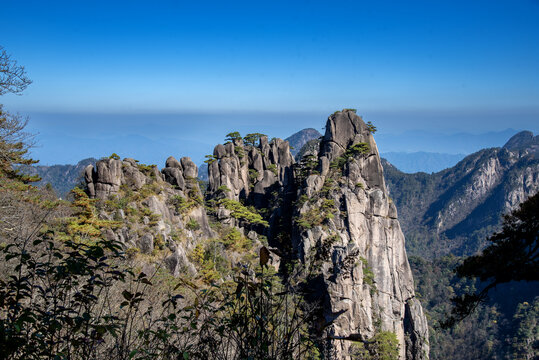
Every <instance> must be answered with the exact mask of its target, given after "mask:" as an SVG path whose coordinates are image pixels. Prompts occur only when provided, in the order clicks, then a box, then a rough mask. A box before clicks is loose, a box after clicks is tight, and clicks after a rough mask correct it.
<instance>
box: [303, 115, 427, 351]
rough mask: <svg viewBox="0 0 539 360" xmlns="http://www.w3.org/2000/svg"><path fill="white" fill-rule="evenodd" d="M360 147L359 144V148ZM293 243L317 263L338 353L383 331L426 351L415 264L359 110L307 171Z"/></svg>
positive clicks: (330, 126)
mask: <svg viewBox="0 0 539 360" xmlns="http://www.w3.org/2000/svg"><path fill="white" fill-rule="evenodd" d="M358 149H359V150H358ZM302 175H303V176H304V177H305V180H304V181H303V183H302V184H300V186H299V188H298V198H299V199H300V201H299V203H300V204H301V205H300V206H299V207H298V208H297V209H296V214H295V215H296V218H297V219H298V221H296V223H295V227H294V232H293V245H294V248H295V249H296V251H297V255H298V257H299V258H300V259H301V260H302V261H303V262H305V263H306V264H310V266H313V267H314V266H318V267H319V270H318V271H319V272H320V275H321V276H320V277H319V284H318V288H319V289H321V293H320V300H322V301H323V303H324V312H323V317H324V321H325V323H326V325H327V326H328V327H327V329H326V332H327V335H328V336H329V338H332V339H335V340H333V341H332V347H333V351H334V352H335V355H336V356H337V358H349V356H350V352H351V349H350V344H349V343H348V342H346V341H342V340H339V339H342V338H359V339H362V340H368V339H369V338H370V337H372V336H374V335H375V333H376V332H377V331H391V332H393V333H395V334H396V335H397V338H398V340H399V344H400V358H401V359H405V358H406V359H426V358H428V342H427V339H428V326H427V322H426V318H425V316H424V315H423V312H422V309H421V305H420V304H419V302H418V301H417V300H416V299H415V295H414V283H413V279H412V272H411V270H410V266H409V264H408V259H407V256H406V251H405V247H404V242H405V240H404V235H403V233H402V231H401V228H400V225H399V221H398V219H397V211H396V208H395V205H394V204H393V202H392V201H391V199H390V198H389V196H388V193H387V189H386V187H385V183H384V177H383V170H382V165H381V161H380V157H379V155H378V149H377V147H376V143H375V141H374V138H373V136H372V135H371V133H370V131H369V129H368V127H367V126H366V125H365V123H364V122H363V121H362V120H361V118H360V117H359V116H357V115H356V114H355V113H354V112H353V111H343V112H337V113H336V114H334V115H332V116H331V117H330V118H329V119H328V122H327V125H326V133H325V135H324V138H323V140H322V143H321V145H320V152H319V154H318V167H317V169H316V170H313V171H310V172H307V173H304V174H302Z"/></svg>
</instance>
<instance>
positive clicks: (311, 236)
mask: <svg viewBox="0 0 539 360" xmlns="http://www.w3.org/2000/svg"><path fill="white" fill-rule="evenodd" d="M251 135H252V134H251ZM255 138H256V141H253V137H251V138H250V141H249V143H248V144H246V143H245V142H244V139H242V138H241V137H240V136H239V134H238V136H233V137H232V138H230V139H229V140H230V141H228V142H227V143H226V144H224V145H217V146H216V147H215V149H214V152H213V155H211V156H209V157H208V161H207V163H208V173H209V178H208V180H209V183H208V188H207V191H206V194H205V201H203V198H202V193H201V191H200V188H199V185H198V183H197V181H196V177H197V175H198V173H197V167H196V166H195V165H194V164H193V163H192V161H191V160H190V159H189V158H182V159H181V160H180V161H177V160H176V159H174V158H172V157H171V158H169V159H167V161H166V166H165V168H164V169H163V170H161V171H159V170H158V169H157V167H155V166H145V165H140V164H138V163H137V162H136V161H135V160H133V159H124V160H123V161H121V160H119V159H115V158H111V159H104V160H101V161H98V162H97V163H96V165H95V167H94V166H91V165H90V166H88V167H87V168H86V171H85V179H86V183H87V191H88V194H89V195H90V196H91V197H93V198H96V199H100V201H101V202H102V203H103V204H104V205H103V206H102V209H103V211H102V213H101V216H102V217H105V218H114V219H118V220H121V221H123V223H124V226H123V227H121V228H119V229H117V230H114V231H110V232H109V234H108V236H110V237H111V238H115V239H118V240H120V241H122V242H124V243H125V244H126V246H127V247H132V248H136V249H140V251H141V252H143V253H148V254H149V253H153V252H155V251H154V250H155V249H156V248H158V247H159V248H164V249H165V250H166V256H167V257H166V260H165V263H166V265H167V267H168V268H169V270H170V271H171V272H172V273H174V274H178V273H180V272H181V273H187V274H192V276H195V275H196V274H197V272H198V273H200V272H202V273H203V274H204V276H206V278H207V279H209V280H211V279H212V277H211V276H209V275H208V273H209V272H211V269H210V267H204V266H203V265H202V262H203V261H204V260H203V259H202V260H200V261H201V263H199V264H196V263H194V261H193V260H192V259H193V258H196V256H192V255H191V256H190V254H193V252H196V251H195V250H196V249H198V248H200V247H201V244H203V243H204V241H205V240H207V241H206V243H211V244H212V245H211V246H212V251H213V260H212V261H213V262H212V266H213V269H214V270H215V269H216V268H217V265H216V264H217V263H216V261H217V260H216V259H215V253H216V251H217V250H216V249H217V248H216V246H217V247H219V246H220V247H221V248H222V249H223V248H226V249H228V250H230V251H231V252H233V253H234V254H235V255H232V256H228V258H227V259H226V260H225V261H226V262H229V263H234V262H235V261H237V259H238V258H239V257H241V256H242V255H241V252H242V251H248V250H246V249H258V248H259V247H260V246H262V243H265V244H266V245H267V246H268V248H269V249H270V251H271V252H272V254H271V255H272V262H271V264H272V265H273V266H274V267H275V269H276V270H278V271H279V270H281V271H283V273H284V272H286V271H284V269H285V268H286V267H287V264H291V263H292V262H294V261H296V260H299V261H300V262H301V263H303V264H304V268H305V269H306V270H305V278H306V280H307V282H308V284H309V286H308V289H306V293H308V296H307V297H306V299H307V301H309V302H312V303H313V305H318V306H320V307H319V309H320V312H319V317H318V318H319V319H318V322H317V324H316V325H315V324H313V331H316V332H317V333H318V335H319V336H320V337H321V338H323V339H327V349H328V350H327V351H328V355H329V356H330V358H338V359H348V358H351V357H352V356H353V355H354V351H355V345H354V341H355V342H357V341H359V342H368V341H370V340H371V339H372V338H373V337H374V336H375V335H376V334H379V333H380V332H391V333H394V334H395V335H396V338H397V339H398V341H399V344H400V347H399V349H400V350H399V354H400V358H401V359H427V358H428V351H429V347H428V342H427V338H428V330H427V323H426V319H425V317H424V315H423V312H422V308H421V305H420V304H419V302H418V301H417V300H416V299H415V296H414V284H413V279H412V274H411V271H410V267H409V264H408V260H407V256H406V251H405V248H404V236H403V234H402V231H401V229H400V225H399V221H398V219H397V210H396V207H395V205H394V204H393V202H392V201H391V199H390V198H389V196H388V193H387V190H386V187H385V183H384V176H383V169H382V165H381V160H380V157H379V154H378V149H377V147H376V143H375V141H374V138H373V136H372V134H371V133H370V131H369V128H368V127H367V126H366V125H365V123H364V122H363V121H362V120H361V118H360V117H358V116H357V115H356V114H355V112H353V111H342V112H336V113H335V114H333V115H332V116H330V118H329V119H328V122H327V125H326V134H325V135H324V137H323V139H322V141H321V144H320V146H319V148H318V149H314V148H313V149H312V151H311V152H310V153H308V154H307V155H306V156H304V157H303V158H302V159H301V161H300V162H299V163H296V162H295V161H294V158H293V156H292V154H291V152H290V147H289V143H288V142H287V141H283V140H280V139H273V140H272V141H268V139H267V137H266V136H263V135H261V134H257V136H255ZM204 204H205V205H206V206H205V207H204ZM210 223H212V226H210ZM214 229H217V230H214ZM227 229H230V230H227ZM216 231H217V232H218V233H217V232H216ZM231 234H233V236H232V235H231ZM219 236H222V237H224V239H222V240H220V241H217V242H211V238H214V237H219ZM240 238H245V239H248V241H247V240H246V241H242V244H246V243H248V244H250V245H249V246H245V245H241V246H239V245H231V241H232V240H231V239H235V240H234V241H236V242H237V239H240ZM266 239H267V240H266ZM266 241H267V242H266ZM242 249H243V250H242ZM249 251H251V250H249Z"/></svg>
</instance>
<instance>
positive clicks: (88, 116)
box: [0, 0, 539, 163]
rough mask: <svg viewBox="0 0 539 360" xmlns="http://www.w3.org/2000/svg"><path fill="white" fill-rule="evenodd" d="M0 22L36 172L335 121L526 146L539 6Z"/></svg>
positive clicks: (113, 6)
mask: <svg viewBox="0 0 539 360" xmlns="http://www.w3.org/2000/svg"><path fill="white" fill-rule="evenodd" d="M2 13H3V16H2V18H3V20H2V22H3V29H2V35H1V37H0V45H2V46H4V47H5V49H6V50H7V51H8V52H9V53H11V54H12V56H13V57H14V58H15V59H17V61H18V62H19V63H20V64H22V65H24V66H25V67H26V69H27V71H28V74H29V76H30V77H31V78H32V80H33V81H34V83H33V84H32V85H31V87H29V88H28V89H27V90H26V92H25V93H24V95H22V96H14V95H6V96H3V97H2V98H1V99H0V102H2V103H4V104H5V105H6V108H7V109H8V110H12V111H19V112H21V113H23V114H29V115H30V116H31V119H30V126H29V128H30V130H32V131H35V132H39V135H38V141H39V142H40V144H41V146H40V147H38V148H36V149H35V150H34V153H35V156H36V157H38V158H40V159H42V160H43V162H44V163H54V162H59V163H65V162H74V161H76V160H77V159H80V158H83V157H87V156H92V155H93V156H95V157H100V156H104V155H107V152H108V151H111V150H115V151H116V152H119V153H122V152H129V153H128V154H120V155H122V156H135V157H138V158H140V159H141V161H147V162H157V163H159V162H163V161H164V159H163V160H160V159H162V158H163V157H165V155H161V152H163V153H169V152H173V154H174V155H175V156H178V157H179V156H182V155H189V156H192V157H193V158H194V159H195V160H199V159H202V157H203V154H204V153H209V152H211V148H212V145H213V144H215V143H216V142H219V141H222V139H223V137H224V134H226V133H227V132H228V131H232V130H240V131H242V132H249V131H260V132H264V133H268V134H269V135H271V136H279V137H286V136H288V135H290V134H291V133H293V132H295V131H297V130H300V129H302V128H305V127H314V128H317V129H319V130H321V128H322V126H323V124H324V122H325V119H326V118H327V116H328V115H329V114H330V113H332V112H333V111H334V110H336V109H341V108H344V107H353V108H358V110H359V111H358V112H359V113H360V114H362V115H364V117H365V119H366V120H371V121H373V122H374V123H376V124H377V125H378V127H379V129H380V132H379V135H380V136H381V138H386V139H387V138H388V136H389V137H391V135H392V134H395V135H399V136H401V137H402V134H405V133H409V132H411V133H412V134H413V133H414V131H426V132H432V133H437V134H438V133H442V134H451V133H458V132H471V133H484V132H492V131H495V132H496V131H497V132H500V131H503V130H505V129H507V128H512V129H516V130H521V129H529V130H532V131H534V132H536V133H537V131H538V130H539V125H538V124H539V121H538V120H539V67H538V66H537V64H539V21H537V19H538V18H539V1H537V0H513V1H492V0H491V1H335V2H332V3H331V4H330V3H329V2H327V1H294V2H290V1H288V2H284V1H249V2H238V1H229V2H223V1H219V2H217V1H216V2H212V1H198V2H195V1H156V2H148V1H108V2H105V1H49V2H43V1H18V0H3V1H2ZM137 141H138V145H137ZM379 143H380V142H379ZM140 144H145V145H140ZM387 144H388V145H387V146H389V145H391V146H392V148H391V149H389V147H387V148H386V149H384V148H381V149H380V150H381V152H384V151H412V150H413V149H411V148H409V147H407V145H406V142H403V141H401V142H399V143H398V144H397V143H396V142H391V141H388V142H387ZM399 144H400V145H399ZM379 145H380V146H382V144H381V143H380V144H379ZM395 147H397V148H395ZM422 150H425V151H437V150H443V149H436V148H432V147H428V146H425V148H422ZM444 151H445V150H444ZM133 152H134V153H135V154H132V153H133ZM441 152H443V151H441ZM458 152H462V150H461V149H455V151H454V153H458ZM56 160H57V161H56Z"/></svg>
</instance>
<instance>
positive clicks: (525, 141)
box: [503, 131, 539, 150]
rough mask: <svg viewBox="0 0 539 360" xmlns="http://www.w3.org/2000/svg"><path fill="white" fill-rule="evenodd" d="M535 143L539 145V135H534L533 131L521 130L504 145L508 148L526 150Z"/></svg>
mask: <svg viewBox="0 0 539 360" xmlns="http://www.w3.org/2000/svg"><path fill="white" fill-rule="evenodd" d="M534 145H536V146H539V135H538V136H533V133H532V132H531V131H521V132H519V133H517V134H515V135H513V137H511V138H510V139H509V141H507V142H506V143H505V145H504V146H503V147H504V149H507V150H525V149H528V148H531V147H532V146H534Z"/></svg>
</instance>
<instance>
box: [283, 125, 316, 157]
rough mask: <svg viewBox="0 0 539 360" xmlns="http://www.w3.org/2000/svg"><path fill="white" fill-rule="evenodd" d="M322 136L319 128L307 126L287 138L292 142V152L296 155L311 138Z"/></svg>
mask: <svg viewBox="0 0 539 360" xmlns="http://www.w3.org/2000/svg"><path fill="white" fill-rule="evenodd" d="M321 136H322V134H320V132H319V131H318V130H316V129H313V128H307V129H303V130H300V131H298V132H297V133H294V134H292V135H290V136H289V137H287V138H286V139H285V140H286V141H288V143H289V144H290V147H291V149H290V152H291V153H292V155H293V156H296V154H297V153H298V152H299V151H300V149H301V148H302V147H303V146H304V145H305V144H306V143H308V142H309V141H310V140H313V139H318V138H319V137H321Z"/></svg>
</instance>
